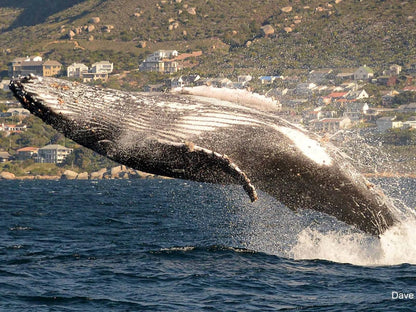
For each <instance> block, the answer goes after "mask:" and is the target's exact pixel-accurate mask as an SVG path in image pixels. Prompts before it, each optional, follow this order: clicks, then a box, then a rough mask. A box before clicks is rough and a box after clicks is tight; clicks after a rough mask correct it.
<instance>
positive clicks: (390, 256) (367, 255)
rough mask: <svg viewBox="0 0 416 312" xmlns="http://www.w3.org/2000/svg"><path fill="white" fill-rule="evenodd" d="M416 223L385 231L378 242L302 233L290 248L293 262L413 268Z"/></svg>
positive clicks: (361, 236)
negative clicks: (326, 261) (324, 261)
mask: <svg viewBox="0 0 416 312" xmlns="http://www.w3.org/2000/svg"><path fill="white" fill-rule="evenodd" d="M415 239H416V220H414V219H412V220H407V221H405V222H403V223H401V224H398V225H396V226H394V227H391V228H390V229H388V230H387V231H386V232H385V233H384V234H383V235H381V237H380V239H377V238H371V237H369V236H368V235H365V234H359V233H354V234H342V233H339V232H330V233H321V232H319V231H317V230H311V229H309V228H308V229H305V230H303V231H302V232H301V233H300V234H299V235H298V241H297V243H296V244H295V246H294V247H293V248H292V250H291V253H292V256H293V258H294V259H297V260H301V259H324V260H329V261H334V262H340V263H351V264H354V265H364V266H381V265H397V264H401V263H410V264H416V244H415Z"/></svg>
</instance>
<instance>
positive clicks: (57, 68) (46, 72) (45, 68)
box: [9, 56, 62, 77]
mask: <svg viewBox="0 0 416 312" xmlns="http://www.w3.org/2000/svg"><path fill="white" fill-rule="evenodd" d="M61 70H62V64H61V63H59V62H57V61H53V60H47V61H45V62H44V61H43V60H42V57H40V56H31V57H18V58H16V59H14V60H13V61H12V62H11V63H10V64H9V76H10V77H12V76H19V75H22V76H25V75H29V74H34V75H38V76H48V77H49V76H56V75H58V74H60V73H61Z"/></svg>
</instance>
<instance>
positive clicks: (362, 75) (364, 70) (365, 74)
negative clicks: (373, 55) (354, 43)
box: [354, 65, 374, 80]
mask: <svg viewBox="0 0 416 312" xmlns="http://www.w3.org/2000/svg"><path fill="white" fill-rule="evenodd" d="M373 77H374V71H373V70H372V69H371V68H370V67H367V65H364V66H361V67H360V68H358V69H357V70H356V71H355V72H354V80H368V79H370V78H373Z"/></svg>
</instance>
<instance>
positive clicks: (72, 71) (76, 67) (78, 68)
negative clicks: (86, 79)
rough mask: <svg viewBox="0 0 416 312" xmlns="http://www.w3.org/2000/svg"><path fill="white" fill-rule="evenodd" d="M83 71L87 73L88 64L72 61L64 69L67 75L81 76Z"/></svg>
mask: <svg viewBox="0 0 416 312" xmlns="http://www.w3.org/2000/svg"><path fill="white" fill-rule="evenodd" d="M84 73H88V66H87V65H85V64H82V63H72V64H71V65H69V66H68V67H67V69H66V76H67V77H73V78H82V75H83V74H84Z"/></svg>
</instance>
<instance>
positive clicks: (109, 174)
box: [0, 166, 165, 180]
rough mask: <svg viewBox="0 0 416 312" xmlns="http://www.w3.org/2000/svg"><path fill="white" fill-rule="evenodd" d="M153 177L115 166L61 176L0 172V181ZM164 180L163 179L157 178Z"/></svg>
mask: <svg viewBox="0 0 416 312" xmlns="http://www.w3.org/2000/svg"><path fill="white" fill-rule="evenodd" d="M153 178H155V175H153V174H150V173H145V172H142V171H139V170H135V169H131V168H128V167H126V166H116V167H113V168H109V169H107V168H102V169H100V170H98V171H95V172H92V173H91V174H90V173H88V172H81V173H77V172H75V171H73V170H65V171H64V172H63V173H62V174H61V175H56V176H49V175H28V176H15V175H14V174H13V173H10V172H7V171H3V172H0V180H59V179H61V180H102V179H153ZM159 178H165V177H159Z"/></svg>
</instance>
